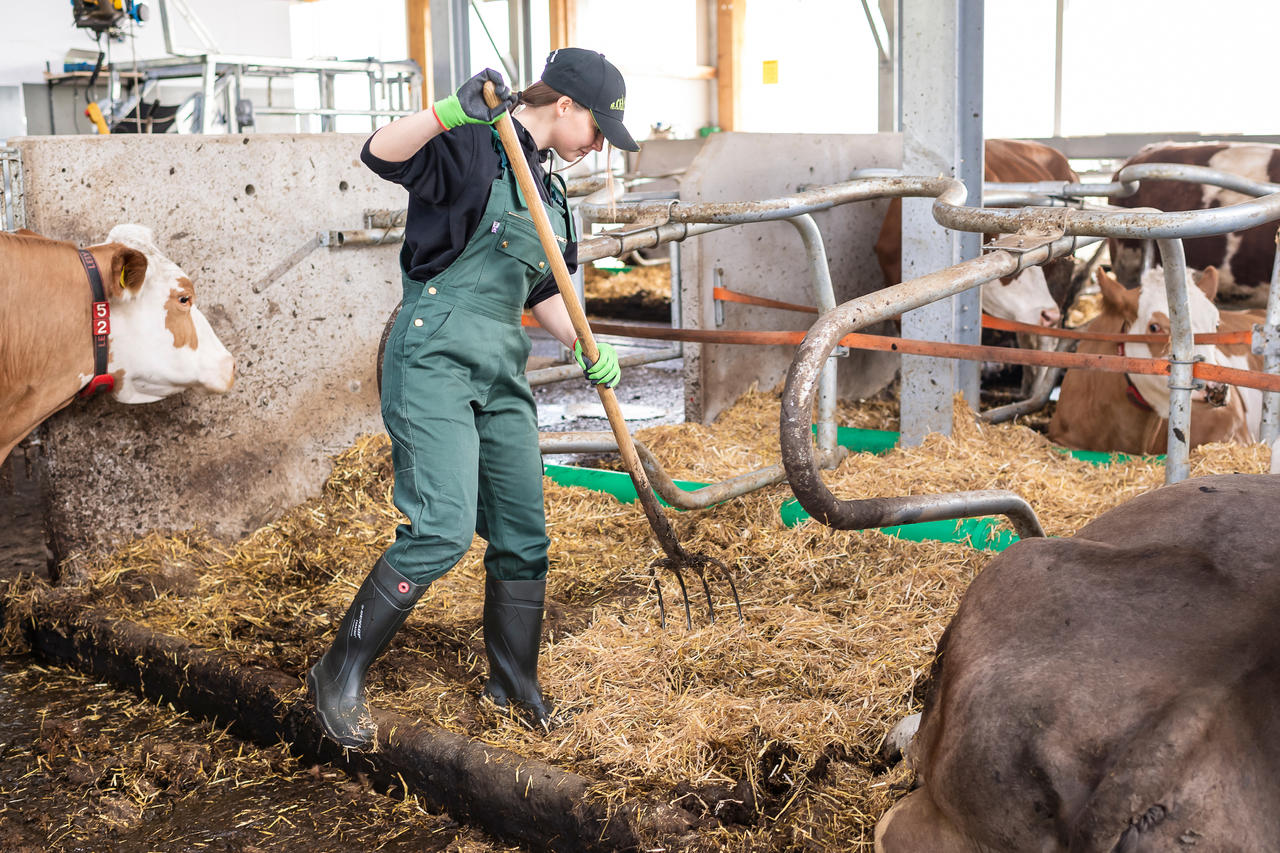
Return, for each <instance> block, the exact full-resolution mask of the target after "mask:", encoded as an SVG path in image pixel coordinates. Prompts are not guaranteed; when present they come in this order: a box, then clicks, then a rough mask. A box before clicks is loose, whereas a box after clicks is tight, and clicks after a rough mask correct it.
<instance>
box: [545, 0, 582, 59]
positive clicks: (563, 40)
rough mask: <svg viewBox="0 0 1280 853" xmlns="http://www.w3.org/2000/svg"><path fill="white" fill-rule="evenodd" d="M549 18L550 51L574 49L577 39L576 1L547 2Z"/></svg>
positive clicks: (557, 0) (553, 0)
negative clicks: (563, 48) (566, 48)
mask: <svg viewBox="0 0 1280 853" xmlns="http://www.w3.org/2000/svg"><path fill="white" fill-rule="evenodd" d="M547 2H548V4H549V8H548V12H549V13H550V17H551V49H552V50H558V49H560V48H562V47H574V42H576V41H577V39H578V27H577V23H578V2H577V0H547Z"/></svg>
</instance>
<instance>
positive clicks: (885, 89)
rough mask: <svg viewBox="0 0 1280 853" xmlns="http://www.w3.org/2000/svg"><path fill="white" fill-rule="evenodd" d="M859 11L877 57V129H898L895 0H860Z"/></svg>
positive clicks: (896, 7)
mask: <svg viewBox="0 0 1280 853" xmlns="http://www.w3.org/2000/svg"><path fill="white" fill-rule="evenodd" d="M862 10H863V11H864V12H866V14H867V26H868V27H870V28H871V37H872V38H873V39H875V43H876V53H877V54H878V57H879V62H878V76H877V79H878V84H879V85H878V87H877V92H876V104H877V114H876V129H877V130H879V131H880V132H881V133H892V132H894V131H896V130H897V129H898V62H897V56H896V55H895V53H896V51H897V45H898V38H897V32H898V21H897V13H898V4H897V0H862Z"/></svg>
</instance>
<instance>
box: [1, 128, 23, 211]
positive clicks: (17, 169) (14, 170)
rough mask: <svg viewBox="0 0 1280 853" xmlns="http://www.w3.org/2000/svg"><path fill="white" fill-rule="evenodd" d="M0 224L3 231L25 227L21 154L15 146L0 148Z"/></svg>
mask: <svg viewBox="0 0 1280 853" xmlns="http://www.w3.org/2000/svg"><path fill="white" fill-rule="evenodd" d="M0 225H2V226H3V227H4V230H5V231H17V230H18V229H19V228H26V227H27V206H26V203H25V198H24V195H23V190H22V156H21V155H20V154H19V153H18V149H16V148H0Z"/></svg>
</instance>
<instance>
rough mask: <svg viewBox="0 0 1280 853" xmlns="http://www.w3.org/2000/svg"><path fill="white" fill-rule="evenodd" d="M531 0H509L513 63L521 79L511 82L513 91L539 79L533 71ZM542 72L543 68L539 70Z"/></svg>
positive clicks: (510, 41) (508, 10) (509, 35)
mask: <svg viewBox="0 0 1280 853" xmlns="http://www.w3.org/2000/svg"><path fill="white" fill-rule="evenodd" d="M530 17H531V10H530V8H529V0H508V7H507V23H508V41H507V44H508V45H510V53H511V61H512V64H514V65H515V69H516V74H517V75H518V77H519V79H517V80H513V81H512V82H511V88H512V89H523V88H525V87H526V86H528V85H529V84H530V83H532V82H533V81H534V80H536V79H537V78H536V77H534V70H533V25H532V24H531V23H530V20H529V19H530ZM538 70H539V71H541V70H542V68H541V67H539V68H538Z"/></svg>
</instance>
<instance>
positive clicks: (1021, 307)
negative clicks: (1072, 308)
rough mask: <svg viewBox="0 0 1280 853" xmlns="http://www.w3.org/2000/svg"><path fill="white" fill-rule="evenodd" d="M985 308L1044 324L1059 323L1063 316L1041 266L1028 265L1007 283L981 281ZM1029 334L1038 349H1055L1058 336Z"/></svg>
mask: <svg viewBox="0 0 1280 853" xmlns="http://www.w3.org/2000/svg"><path fill="white" fill-rule="evenodd" d="M982 310H983V311H985V312H987V313H988V314H990V315H991V316H993V317H1000V318H1001V319H1004V320H1015V321H1017V322H1019V323H1030V324H1031V325H1033V326H1045V327H1052V326H1056V325H1057V324H1058V320H1059V319H1060V316H1061V312H1060V311H1059V310H1058V303H1056V302H1054V301H1053V296H1052V295H1051V294H1050V293H1049V283H1048V282H1047V281H1045V278H1044V270H1043V269H1041V268H1040V267H1027V268H1026V269H1025V270H1023V271H1022V272H1020V273H1018V275H1017V276H1016V277H1015V278H1014V279H1013V280H1012V281H1010V282H1009V283H1008V284H1005V283H1003V282H1002V281H1000V280H999V279H996V280H995V281H989V282H987V283H986V284H984V285H982ZM1019 337H1021V336H1019ZM1027 337H1028V338H1029V339H1030V340H1029V341H1028V344H1029V346H1031V347H1033V348H1035V349H1054V348H1055V347H1056V346H1057V344H1056V343H1055V340H1054V339H1053V338H1051V337H1049V336H1047V335H1028V336H1027Z"/></svg>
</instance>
